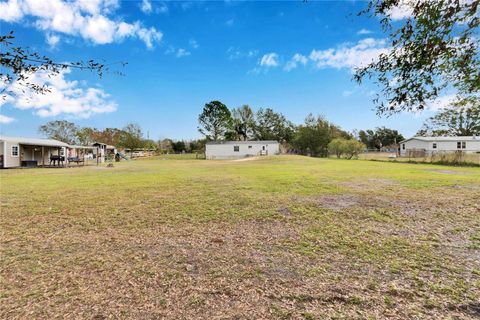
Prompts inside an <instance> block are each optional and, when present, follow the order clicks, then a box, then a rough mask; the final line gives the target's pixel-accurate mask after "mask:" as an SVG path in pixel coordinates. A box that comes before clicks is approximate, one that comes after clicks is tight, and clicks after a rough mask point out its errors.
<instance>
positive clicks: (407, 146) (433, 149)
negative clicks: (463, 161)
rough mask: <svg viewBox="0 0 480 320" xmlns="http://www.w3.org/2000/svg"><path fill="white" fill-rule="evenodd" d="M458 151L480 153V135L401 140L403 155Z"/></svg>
mask: <svg viewBox="0 0 480 320" xmlns="http://www.w3.org/2000/svg"><path fill="white" fill-rule="evenodd" d="M457 151H461V152H465V153H480V137H476V136H461V137H413V138H410V139H407V140H404V141H402V142H400V155H401V156H402V157H419V156H425V155H432V154H435V153H448V152H457Z"/></svg>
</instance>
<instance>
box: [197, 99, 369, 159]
mask: <svg viewBox="0 0 480 320" xmlns="http://www.w3.org/2000/svg"><path fill="white" fill-rule="evenodd" d="M198 124H199V126H198V130H199V132H200V133H202V134H203V135H204V136H205V139H206V140H207V141H217V140H238V141H248V140H276V141H278V142H280V143H281V144H282V146H283V147H284V149H286V151H289V152H293V153H298V154H303V155H310V156H314V157H316V156H321V157H325V156H328V153H329V147H328V146H329V144H330V142H332V140H334V139H340V140H339V141H341V144H339V146H340V145H341V146H342V147H343V146H346V145H348V146H351V145H352V144H354V145H355V147H356V148H354V149H355V151H356V152H357V153H358V152H359V149H364V148H365V146H364V145H363V144H362V143H361V142H358V141H357V140H356V139H355V138H354V136H353V135H352V134H351V133H349V132H347V131H345V130H343V129H341V128H340V127H339V126H337V125H335V124H333V123H331V122H329V121H327V120H326V119H325V118H324V117H323V116H314V115H313V114H309V115H307V117H306V118H305V120H304V123H302V124H300V125H295V124H293V122H292V121H290V120H288V119H287V118H286V117H285V116H284V115H283V114H282V113H280V112H276V111H274V110H273V109H271V108H260V109H258V110H257V111H256V112H255V111H253V110H252V108H251V107H250V106H248V105H243V106H241V107H239V108H234V109H231V110H230V109H229V108H228V107H227V106H226V105H225V104H223V103H222V102H220V101H211V102H209V103H206V104H205V106H204V108H203V110H202V113H201V114H200V115H199V116H198ZM337 149H338V148H337ZM343 153H344V152H341V154H343ZM337 154H338V153H337Z"/></svg>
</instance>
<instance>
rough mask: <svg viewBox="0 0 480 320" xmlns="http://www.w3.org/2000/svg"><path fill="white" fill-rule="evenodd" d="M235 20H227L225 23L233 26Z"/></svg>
mask: <svg viewBox="0 0 480 320" xmlns="http://www.w3.org/2000/svg"><path fill="white" fill-rule="evenodd" d="M234 22H235V20H234V19H229V20H227V21H226V22H225V24H226V25H227V26H229V27H231V26H233V23H234Z"/></svg>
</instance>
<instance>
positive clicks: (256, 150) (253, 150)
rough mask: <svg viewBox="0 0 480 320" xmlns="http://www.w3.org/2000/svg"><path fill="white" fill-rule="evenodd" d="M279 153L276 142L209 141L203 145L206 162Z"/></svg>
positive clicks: (278, 145)
mask: <svg viewBox="0 0 480 320" xmlns="http://www.w3.org/2000/svg"><path fill="white" fill-rule="evenodd" d="M279 153H280V144H279V143H278V142H277V141H211V142H207V144H206V145H205V157H206V159H208V160H215V159H217V160H225V159H240V158H245V157H255V156H264V155H274V154H279Z"/></svg>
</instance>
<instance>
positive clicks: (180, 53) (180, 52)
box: [175, 48, 191, 58]
mask: <svg viewBox="0 0 480 320" xmlns="http://www.w3.org/2000/svg"><path fill="white" fill-rule="evenodd" d="M190 54H191V53H190V51H187V50H185V49H182V48H180V49H178V50H177V52H176V53H175V56H176V57H177V58H181V57H186V56H189V55H190Z"/></svg>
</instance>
